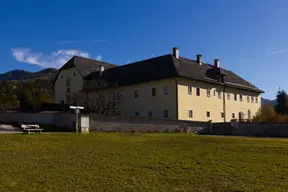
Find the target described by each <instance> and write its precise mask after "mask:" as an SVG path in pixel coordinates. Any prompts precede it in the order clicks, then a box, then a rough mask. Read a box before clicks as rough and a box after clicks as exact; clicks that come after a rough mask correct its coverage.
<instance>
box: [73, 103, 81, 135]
mask: <svg viewBox="0 0 288 192" xmlns="http://www.w3.org/2000/svg"><path fill="white" fill-rule="evenodd" d="M70 109H75V115H76V121H75V127H76V133H78V114H79V112H80V109H84V107H81V106H70Z"/></svg>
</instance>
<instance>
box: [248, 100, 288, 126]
mask: <svg viewBox="0 0 288 192" xmlns="http://www.w3.org/2000/svg"><path fill="white" fill-rule="evenodd" d="M252 121H253V122H288V116H287V115H281V114H278V113H277V112H276V111H275V108H274V106H273V105H270V104H265V105H263V106H262V107H261V109H260V110H259V111H258V112H257V113H256V115H255V116H254V117H253V119H252Z"/></svg>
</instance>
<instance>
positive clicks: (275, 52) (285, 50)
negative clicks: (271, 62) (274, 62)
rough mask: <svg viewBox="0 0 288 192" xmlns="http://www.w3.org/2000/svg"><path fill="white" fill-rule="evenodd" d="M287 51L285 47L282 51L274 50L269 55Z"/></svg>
mask: <svg viewBox="0 0 288 192" xmlns="http://www.w3.org/2000/svg"><path fill="white" fill-rule="evenodd" d="M287 51H288V49H283V50H280V51H274V52H271V53H268V54H267V55H275V54H279V53H285V52H287Z"/></svg>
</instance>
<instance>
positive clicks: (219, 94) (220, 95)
mask: <svg viewBox="0 0 288 192" xmlns="http://www.w3.org/2000/svg"><path fill="white" fill-rule="evenodd" d="M217 93H218V99H222V94H221V93H222V92H221V91H220V90H218V91H217Z"/></svg>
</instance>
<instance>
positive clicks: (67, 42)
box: [54, 41, 80, 44]
mask: <svg viewBox="0 0 288 192" xmlns="http://www.w3.org/2000/svg"><path fill="white" fill-rule="evenodd" d="M75 43H80V41H56V42H54V44H75Z"/></svg>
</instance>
